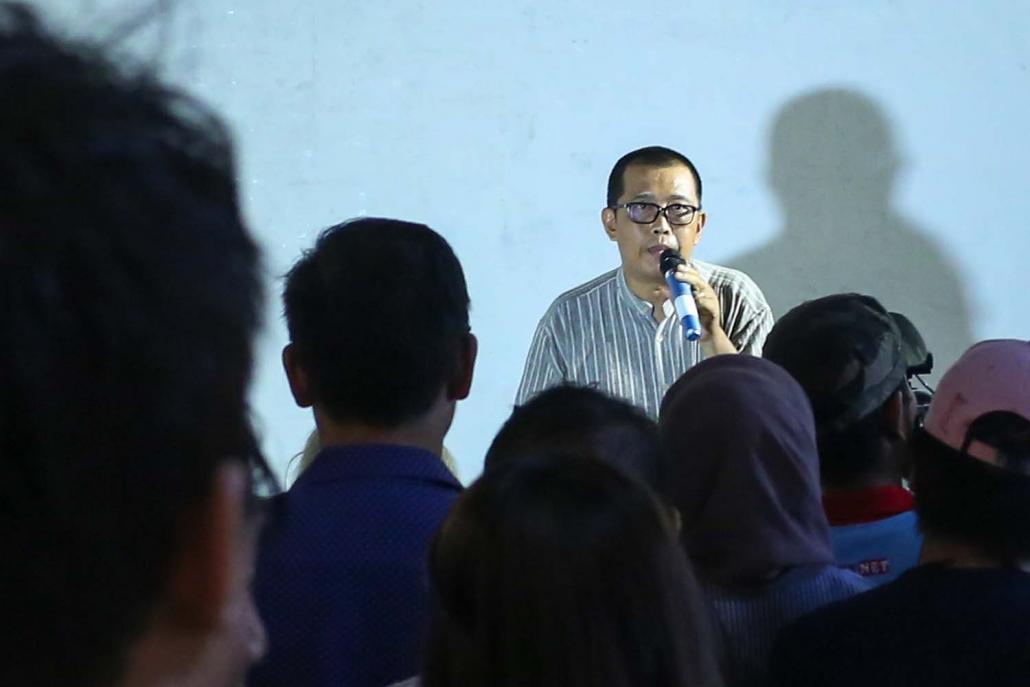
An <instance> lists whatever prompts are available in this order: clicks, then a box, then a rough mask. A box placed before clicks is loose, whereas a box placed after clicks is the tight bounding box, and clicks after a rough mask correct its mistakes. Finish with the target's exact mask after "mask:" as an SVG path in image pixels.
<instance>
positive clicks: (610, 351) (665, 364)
mask: <svg viewBox="0 0 1030 687" xmlns="http://www.w3.org/2000/svg"><path fill="white" fill-rule="evenodd" d="M691 263H692V264H693V266H694V267H695V268H696V269H697V271H698V272H699V273H700V274H701V276H702V277H703V278H704V280H705V281H707V282H708V283H709V284H710V285H711V286H712V288H713V289H714V290H715V292H716V294H718V296H719V307H720V310H721V313H722V326H723V330H724V331H725V332H726V335H727V336H728V337H729V339H730V341H731V342H733V345H734V346H736V348H737V350H738V351H740V352H741V353H748V354H751V355H761V354H762V344H763V343H764V342H765V337H766V335H767V334H768V333H769V330H770V329H772V325H773V317H772V312H771V311H770V310H769V304H768V303H766V301H765V296H764V295H763V294H762V291H761V290H760V289H759V288H758V286H757V285H756V284H755V283H754V281H752V280H751V278H750V277H748V276H747V275H746V274H744V273H743V272H740V271H738V270H734V269H730V268H728V267H721V266H719V265H713V264H711V263H707V262H702V261H700V260H692V261H691ZM666 305H667V306H668V305H669V304H668V303H667V304H666ZM701 358H702V353H701V345H700V344H699V343H698V342H696V341H688V340H687V339H686V337H685V336H684V334H683V328H682V326H681V325H680V322H679V318H677V317H676V316H675V314H674V313H672V312H671V308H669V307H666V317H665V319H663V320H662V322H660V323H659V322H656V321H655V319H654V317H653V316H652V306H651V304H650V303H648V302H647V301H645V300H642V299H640V298H638V297H637V296H636V295H635V294H634V293H633V292H632V291H630V289H629V286H628V285H627V284H626V279H625V277H624V276H623V273H622V268H621V267H620V268H619V269H615V270H612V271H611V272H607V273H605V274H602V275H601V276H599V277H597V278H596V279H593V280H591V281H589V282H587V283H586V284H583V285H581V286H577V287H576V288H574V289H572V290H571V291H567V292H565V293H563V294H562V295H560V296H558V298H557V299H556V300H555V301H554V303H552V304H551V307H550V308H548V310H547V312H546V313H545V314H544V316H543V319H541V320H540V324H539V325H538V326H537V329H536V334H535V335H534V336H533V343H532V344H531V345H530V347H529V355H528V356H527V358H526V369H525V371H524V372H523V374H522V383H521V384H520V385H519V391H518V394H517V396H516V399H515V403H516V404H518V405H520V404H522V403H525V402H526V401H528V400H529V399H530V398H532V397H533V396H534V395H536V394H537V393H539V392H540V391H543V390H544V389H547V388H549V387H552V386H555V385H556V384H560V383H562V382H571V383H574V384H580V385H590V386H595V387H596V388H598V389H599V390H601V391H604V392H606V393H608V394H610V395H613V396H619V397H621V398H624V399H626V400H628V401H630V402H631V403H633V404H635V405H637V406H639V407H640V408H643V409H644V410H645V411H646V412H647V414H648V415H650V416H651V417H652V418H656V419H657V417H658V409H659V407H660V406H661V402H662V397H663V396H664V395H665V392H666V391H667V390H668V388H669V387H670V386H672V384H673V382H675V381H676V380H677V379H678V378H679V376H680V375H681V374H683V373H684V372H685V371H686V370H687V369H689V368H690V367H691V366H693V365H694V364H696V363H697V362H698V361H700V360H701Z"/></svg>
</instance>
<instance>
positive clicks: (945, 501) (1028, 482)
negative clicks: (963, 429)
mask: <svg viewBox="0 0 1030 687" xmlns="http://www.w3.org/2000/svg"><path fill="white" fill-rule="evenodd" d="M969 434H970V435H971V436H975V437H976V438H977V440H978V441H983V442H984V443H987V444H990V445H992V446H995V447H997V448H998V450H999V464H1000V465H1002V466H1006V467H999V466H996V465H991V464H989V463H987V462H985V461H982V460H979V459H977V458H975V457H971V456H969V455H967V454H965V453H962V452H959V451H956V450H954V449H952V448H951V447H949V446H947V445H945V444H944V443H942V442H940V441H938V440H937V439H936V438H934V437H933V436H931V435H930V434H928V433H927V432H925V431H919V432H917V433H916V435H915V438H914V441H913V460H914V463H915V472H914V477H913V489H914V491H915V508H916V513H917V514H918V516H919V525H920V527H921V528H922V530H923V531H924V532H925V533H927V534H938V535H941V536H944V537H947V538H949V539H954V540H957V541H960V542H962V543H964V544H966V545H969V546H973V547H976V548H978V549H980V550H981V551H983V552H985V553H987V554H989V555H992V556H995V557H997V558H998V559H1000V560H1004V561H1019V560H1025V559H1026V558H1028V557H1030V471H1028V468H1030V420H1027V419H1026V418H1024V417H1020V416H1019V415H1015V414H1013V413H1008V412H994V413H988V414H986V415H984V416H982V417H980V418H978V419H977V420H976V421H975V422H973V423H972V424H971V425H970V428H969Z"/></svg>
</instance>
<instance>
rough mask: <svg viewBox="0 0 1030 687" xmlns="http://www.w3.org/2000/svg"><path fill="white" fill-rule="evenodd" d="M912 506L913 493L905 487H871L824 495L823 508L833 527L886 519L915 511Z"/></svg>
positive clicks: (830, 492) (828, 492) (829, 492)
mask: <svg viewBox="0 0 1030 687" xmlns="http://www.w3.org/2000/svg"><path fill="white" fill-rule="evenodd" d="M912 505H913V504H912V492H910V491H908V490H907V489H904V488H902V487H893V486H887V487H868V488H866V489H855V490H849V491H844V490H839V491H827V492H826V493H824V494H823V510H825V511H826V517H827V519H828V520H829V521H830V525H832V526H834V527H837V526H839V525H857V524H859V523H863V522H873V521H874V520H883V519H884V518H889V517H891V516H892V515H898V514H900V513H904V512H906V511H910V510H912Z"/></svg>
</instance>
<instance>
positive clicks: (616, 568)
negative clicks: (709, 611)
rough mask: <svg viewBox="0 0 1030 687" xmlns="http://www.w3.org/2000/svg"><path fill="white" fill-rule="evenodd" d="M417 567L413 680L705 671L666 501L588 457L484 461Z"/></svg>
mask: <svg viewBox="0 0 1030 687" xmlns="http://www.w3.org/2000/svg"><path fill="white" fill-rule="evenodd" d="M429 569H430V584H431V587H432V588H433V591H434V595H435V605H434V612H433V618H432V621H431V627H430V636H429V643H428V653H427V659H426V670H425V673H424V675H423V683H424V684H425V685H426V687H443V686H446V687H466V686H468V687H472V686H476V687H478V686H479V685H535V686H538V687H550V686H554V687H558V686H560V687H577V686H583V687H586V686H588V685H589V687H605V686H613V687H614V686H618V687H630V686H633V685H707V684H718V677H717V669H716V667H715V658H714V653H713V651H712V648H711V642H712V639H711V633H710V631H709V629H708V623H707V621H706V615H705V609H704V606H703V604H702V602H701V600H700V598H699V593H698V590H697V586H696V583H695V581H694V578H693V575H692V573H691V571H690V567H689V565H688V563H687V561H686V559H685V557H684V556H683V552H682V551H681V550H680V547H679V546H678V545H677V543H676V539H675V535H674V534H673V531H672V528H671V526H670V523H669V519H668V517H667V516H666V514H665V511H664V510H663V509H662V508H661V507H660V506H659V505H658V503H657V501H656V499H655V498H654V497H653V496H652V495H651V494H650V492H649V491H648V490H647V489H644V488H643V487H642V486H640V485H639V484H637V483H636V482H635V481H634V480H632V479H629V478H628V477H626V476H625V475H623V474H621V473H620V472H619V471H618V470H616V469H614V468H612V467H610V466H608V465H605V464H603V462H602V461H601V460H599V459H598V458H596V457H593V458H591V457H585V456H584V455H582V453H576V454H570V453H563V452H561V451H558V452H550V451H546V450H544V451H540V452H539V453H536V454H534V455H530V456H519V457H517V458H516V457H511V459H510V460H505V461H503V462H500V463H498V464H496V465H494V466H493V467H491V469H490V470H488V471H487V472H485V473H484V475H483V476H482V477H481V478H480V479H479V480H478V481H477V482H475V483H474V484H473V485H472V486H471V487H470V488H469V489H468V490H467V491H466V492H465V493H464V494H463V495H462V497H461V498H460V499H459V501H458V503H457V504H456V505H455V508H454V510H453V511H451V514H450V516H449V517H448V518H447V520H446V521H445V523H444V525H443V527H442V528H441V530H440V532H439V534H438V535H437V538H436V541H435V542H434V545H433V548H432V551H431V554H430V561H429Z"/></svg>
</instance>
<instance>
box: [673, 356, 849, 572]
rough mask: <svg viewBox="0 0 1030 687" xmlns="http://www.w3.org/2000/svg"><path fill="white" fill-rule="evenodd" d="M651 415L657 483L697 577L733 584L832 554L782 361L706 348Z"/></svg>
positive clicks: (806, 438)
mask: <svg viewBox="0 0 1030 687" xmlns="http://www.w3.org/2000/svg"><path fill="white" fill-rule="evenodd" d="M658 425H659V429H660V431H661V437H662V442H663V444H664V448H665V451H664V453H663V457H664V463H663V469H662V473H661V475H660V478H661V483H662V485H663V492H664V494H665V497H666V499H667V500H668V502H669V503H670V504H671V505H673V506H675V507H676V508H677V509H679V511H680V516H681V518H682V530H681V532H680V537H681V540H682V543H683V546H684V547H685V549H686V551H687V554H688V555H689V556H690V558H691V560H692V561H693V563H694V566H695V569H696V570H697V572H698V575H699V576H700V577H701V578H702V579H704V580H705V581H708V582H711V583H713V584H717V585H720V586H724V587H735V586H742V585H750V584H756V583H760V582H763V581H766V580H768V579H771V578H772V577H775V576H776V575H778V574H779V573H782V572H784V571H785V570H787V569H789V568H791V567H794V566H799V565H805V564H825V563H832V562H833V553H832V551H831V548H830V534H829V525H828V524H827V522H826V516H825V515H824V514H823V509H822V503H821V500H820V493H819V459H818V457H817V454H816V446H815V427H814V424H813V421H812V410H811V407H810V406H809V403H808V398H806V396H805V393H804V391H802V389H801V387H800V386H798V384H797V382H795V381H794V379H793V378H791V376H790V375H789V374H787V372H786V371H784V370H783V369H782V368H781V367H779V366H777V365H775V364H773V363H771V362H769V361H767V360H763V359H761V358H754V357H752V356H748V355H722V356H717V357H714V358H709V359H708V360H705V361H703V362H701V363H700V364H698V365H695V366H694V367H692V368H691V369H689V370H687V372H686V373H685V374H684V375H683V376H682V377H680V379H679V380H678V381H677V382H676V383H675V384H673V386H672V388H670V389H669V391H668V393H667V394H666V395H665V398H664V399H663V401H662V407H661V413H660V416H659V420H658Z"/></svg>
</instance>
